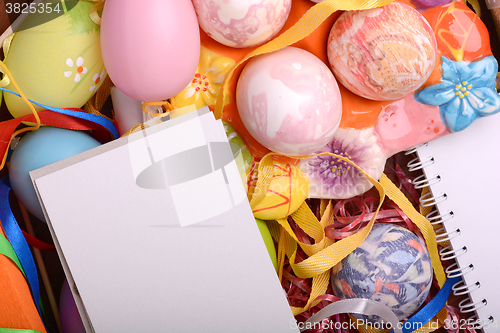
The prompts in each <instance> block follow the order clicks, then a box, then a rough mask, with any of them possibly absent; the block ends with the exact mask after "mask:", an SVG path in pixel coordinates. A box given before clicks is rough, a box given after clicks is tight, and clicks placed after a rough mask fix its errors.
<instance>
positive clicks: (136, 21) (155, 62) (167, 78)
mask: <svg viewBox="0 0 500 333" xmlns="http://www.w3.org/2000/svg"><path fill="white" fill-rule="evenodd" d="M101 52H102V57H103V61H104V65H105V67H106V70H107V71H108V75H109V76H110V78H111V80H112V81H113V83H114V84H115V85H116V87H118V89H120V90H121V91H122V92H123V93H125V94H126V95H128V96H129V97H132V98H134V99H136V100H139V101H158V100H163V99H167V98H170V97H173V96H175V95H176V94H178V93H179V92H180V91H181V90H182V89H184V88H185V87H186V86H187V85H188V84H189V82H190V81H191V79H192V78H193V76H194V74H195V72H196V68H197V66H198V61H199V58H200V31H199V27H198V21H197V19H196V13H195V11H194V7H193V4H192V2H191V1H190V0H175V1H165V0H148V1H142V0H107V1H106V3H105V5H104V9H103V12H102V22H101Z"/></svg>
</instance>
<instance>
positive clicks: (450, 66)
mask: <svg viewBox="0 0 500 333" xmlns="http://www.w3.org/2000/svg"><path fill="white" fill-rule="evenodd" d="M442 59H443V63H442V66H441V72H442V74H443V77H442V78H441V83H439V84H436V85H433V86H430V87H427V88H424V89H422V90H421V91H419V92H418V93H416V94H415V99H416V100H417V101H419V102H420V103H423V104H429V105H437V106H439V109H440V112H441V118H442V120H443V123H444V124H445V125H446V126H447V127H448V128H449V129H450V131H452V132H458V131H461V130H463V129H465V128H467V127H468V126H469V125H470V124H471V123H472V122H473V121H474V120H475V119H477V118H478V117H483V116H487V115H491V114H494V113H497V112H499V111H500V96H499V95H498V93H497V92H496V88H495V79H496V74H497V70H498V64H497V61H496V60H495V58H494V57H493V56H489V57H486V58H483V59H481V60H479V61H475V62H472V63H470V64H467V63H465V62H463V61H460V62H456V61H452V60H449V59H448V58H446V57H442Z"/></svg>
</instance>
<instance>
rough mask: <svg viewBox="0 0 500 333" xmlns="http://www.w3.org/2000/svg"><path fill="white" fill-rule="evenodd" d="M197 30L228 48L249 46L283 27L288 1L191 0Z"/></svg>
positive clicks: (272, 35)
mask: <svg viewBox="0 0 500 333" xmlns="http://www.w3.org/2000/svg"><path fill="white" fill-rule="evenodd" d="M193 4H194V7H195V9H196V14H197V15H198V21H199V24H200V27H201V28H202V29H203V30H204V31H205V32H206V33H207V35H209V36H210V37H212V38H213V39H215V40H216V41H218V42H219V43H221V44H224V45H226V46H230V47H237V48H241V47H250V46H256V45H259V44H263V43H265V42H267V41H268V40H270V39H271V38H272V37H274V36H275V35H276V34H277V33H278V32H279V31H280V30H281V28H282V27H283V25H284V24H285V22H286V20H287V18H288V14H289V13H290V8H291V6H292V1H291V0H193Z"/></svg>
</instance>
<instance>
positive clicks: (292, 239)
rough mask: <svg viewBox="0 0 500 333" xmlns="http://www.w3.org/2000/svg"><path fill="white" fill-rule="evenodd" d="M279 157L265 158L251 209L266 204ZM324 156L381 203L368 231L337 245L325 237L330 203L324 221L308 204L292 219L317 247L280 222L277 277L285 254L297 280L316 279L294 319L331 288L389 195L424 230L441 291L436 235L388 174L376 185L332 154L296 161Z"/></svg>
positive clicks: (330, 219) (442, 278)
mask: <svg viewBox="0 0 500 333" xmlns="http://www.w3.org/2000/svg"><path fill="white" fill-rule="evenodd" d="M278 155H279V154H276V153H269V154H267V155H266V156H264V158H263V159H262V160H261V162H260V164H259V170H258V175H259V177H258V179H257V184H256V188H255V191H254V194H253V195H252V197H251V199H250V206H251V207H252V209H253V208H254V207H255V206H256V205H257V204H259V203H260V201H261V200H263V198H264V197H265V195H266V193H267V191H268V189H269V186H270V183H271V180H272V176H273V169H274V167H273V157H275V156H278ZM325 155H329V156H333V157H335V158H338V159H341V160H343V161H345V162H347V163H349V164H350V165H352V166H353V167H355V168H357V169H358V170H359V171H360V172H361V173H362V174H363V175H364V176H365V177H366V178H367V179H368V180H369V181H370V182H371V183H372V184H373V185H374V186H375V188H376V189H377V190H378V192H379V197H380V201H379V204H378V207H377V209H376V211H375V212H374V214H373V217H372V218H371V220H370V222H369V223H368V224H367V225H366V227H365V228H363V229H361V230H360V231H358V232H357V233H356V234H354V235H352V236H349V237H346V238H344V239H341V240H339V241H337V242H334V241H333V240H330V239H328V238H326V237H325V233H324V228H325V227H326V226H327V225H330V224H332V223H333V216H332V212H331V204H330V203H329V204H327V205H326V208H324V209H325V212H324V214H323V215H322V218H321V221H318V219H317V218H316V216H315V215H314V214H313V213H312V211H311V210H310V209H309V207H308V206H307V204H306V203H303V204H302V206H301V207H300V208H299V209H298V210H297V211H296V212H294V213H293V214H292V215H291V216H292V218H293V219H294V221H295V223H297V225H298V226H299V227H300V228H301V229H302V230H303V231H304V232H305V233H307V234H308V235H309V236H310V237H311V238H313V240H314V244H305V243H303V242H301V241H300V240H299V239H298V238H297V236H296V235H295V232H294V231H293V229H292V228H291V226H290V224H289V223H288V220H287V219H286V218H283V219H280V220H277V222H278V223H279V225H280V226H281V227H282V231H281V234H280V240H279V246H278V264H279V266H278V275H279V278H280V280H281V276H282V272H283V262H284V255H283V254H286V256H287V257H288V258H289V262H290V266H291V267H292V270H293V272H294V273H295V275H296V276H297V277H299V278H302V279H307V278H313V284H312V291H311V295H310V297H309V300H308V302H307V304H306V305H305V306H304V307H303V308H295V307H292V312H293V313H294V315H297V314H299V313H301V312H303V311H305V310H307V309H308V308H309V307H310V306H314V305H315V304H314V302H315V299H316V297H317V296H320V295H322V294H324V293H325V292H326V290H327V287H328V284H329V277H330V269H331V268H332V267H333V266H335V265H336V264H338V263H339V262H340V261H341V260H342V259H344V258H345V257H347V255H349V254H350V253H351V252H352V251H354V250H355V249H356V248H357V247H358V246H359V245H360V244H361V243H362V242H363V241H364V240H365V239H366V237H367V236H368V234H369V233H370V231H371V229H372V227H373V225H374V223H375V219H376V217H377V214H378V212H379V210H380V208H381V206H382V204H383V202H384V199H385V196H386V194H387V196H388V197H389V198H390V199H391V200H393V201H394V202H395V203H396V204H397V205H398V206H399V207H400V208H401V210H402V211H403V212H404V213H405V214H406V215H407V216H408V217H409V218H410V219H411V220H412V221H413V222H414V223H415V225H417V227H418V228H419V229H420V230H421V232H422V234H423V236H424V238H425V241H426V244H427V248H428V251H429V255H430V258H431V261H432V265H433V268H434V272H435V274H436V278H437V280H438V283H439V285H440V286H441V287H442V286H443V284H444V283H445V281H446V274H445V272H444V269H443V266H442V264H441V261H440V257H439V254H438V249H437V242H436V235H435V233H434V229H433V226H432V225H431V224H430V222H429V221H428V220H427V219H426V218H425V217H424V216H422V215H421V214H420V213H419V212H417V211H416V210H415V208H414V207H413V205H412V204H411V203H410V201H409V200H408V199H407V198H406V197H405V196H404V194H403V193H402V192H401V191H400V190H399V189H398V188H397V187H396V186H395V185H394V184H393V183H392V182H391V181H390V179H389V178H387V176H386V175H385V174H383V175H382V176H381V177H380V180H379V181H376V180H375V179H373V178H372V177H370V176H369V175H368V174H367V173H365V172H364V171H363V169H361V168H360V167H359V166H357V165H356V164H355V163H353V162H352V161H351V160H349V159H347V158H345V157H343V156H340V155H336V154H333V153H321V154H317V155H309V156H299V157H297V158H298V159H304V158H310V157H314V156H325ZM323 206H325V203H323ZM283 231H285V232H286V233H284V232H283ZM275 234H276V232H275ZM297 245H299V246H300V247H301V248H302V250H303V251H304V253H306V255H307V256H308V258H306V259H304V260H302V261H301V262H299V263H295V261H296V256H297Z"/></svg>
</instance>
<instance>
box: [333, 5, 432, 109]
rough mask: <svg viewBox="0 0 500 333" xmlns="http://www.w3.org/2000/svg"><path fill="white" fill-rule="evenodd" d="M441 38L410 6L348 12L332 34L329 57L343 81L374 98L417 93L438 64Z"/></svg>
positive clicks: (355, 91)
mask: <svg viewBox="0 0 500 333" xmlns="http://www.w3.org/2000/svg"><path fill="white" fill-rule="evenodd" d="M436 52H437V51H436V38H435V36H434V32H433V31H432V28H431V27H430V25H429V23H428V22H427V21H426V20H425V18H424V17H423V16H422V15H421V14H420V13H419V12H418V11H417V10H415V9H413V8H411V7H410V6H408V5H405V4H402V3H398V2H393V3H391V4H389V5H387V6H384V7H381V8H374V9H368V10H359V11H347V12H344V13H342V15H340V16H339V18H338V19H337V21H335V24H334V25H333V27H332V29H331V31H330V35H329V37H328V60H329V63H330V66H331V68H332V70H333V72H334V73H335V76H336V77H337V79H338V80H339V81H340V82H341V83H342V84H343V85H344V86H345V87H346V88H348V89H349V90H351V91H352V92H353V93H355V94H357V95H359V96H362V97H365V98H368V99H372V100H381V101H384V100H395V99H400V98H403V97H405V96H407V95H408V94H410V93H412V92H414V91H415V90H417V89H418V88H420V86H422V84H424V82H425V81H426V80H427V79H428V78H429V76H430V75H431V73H432V70H433V68H434V65H435V63H436Z"/></svg>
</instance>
